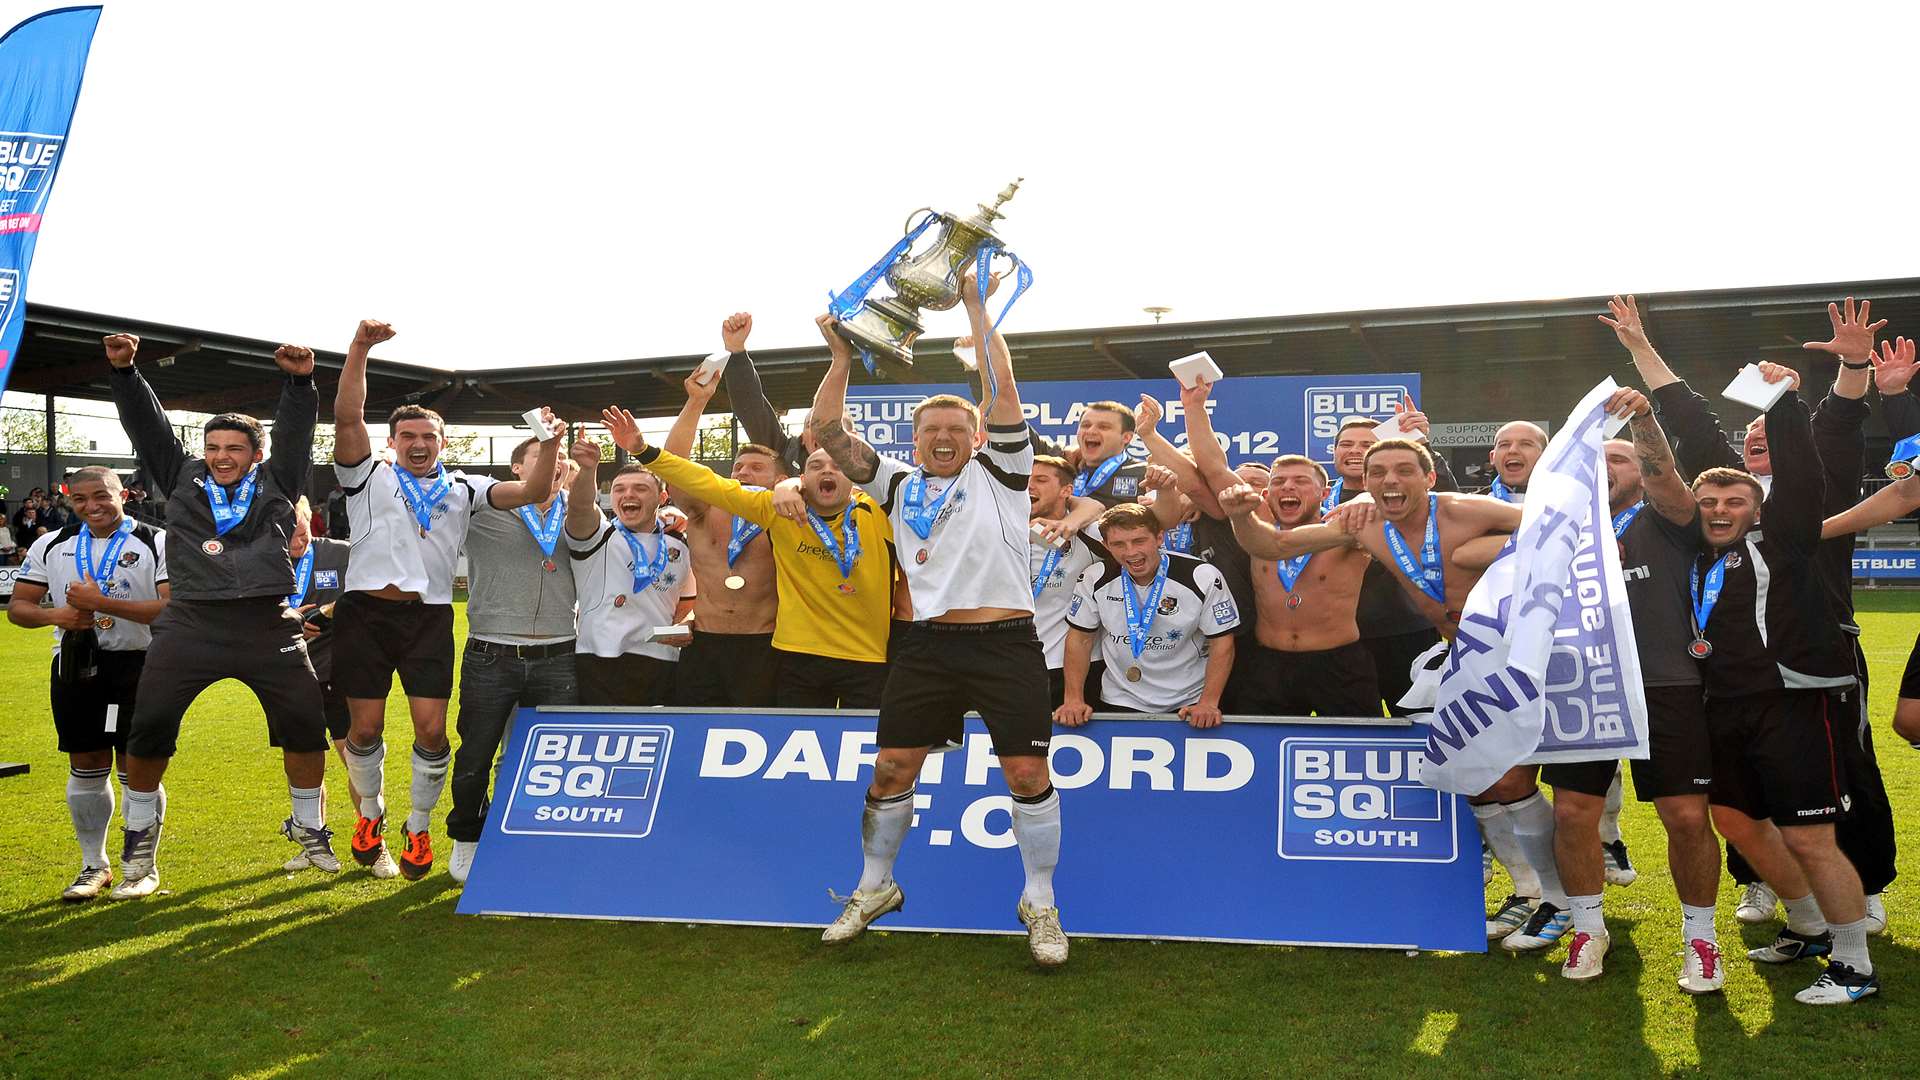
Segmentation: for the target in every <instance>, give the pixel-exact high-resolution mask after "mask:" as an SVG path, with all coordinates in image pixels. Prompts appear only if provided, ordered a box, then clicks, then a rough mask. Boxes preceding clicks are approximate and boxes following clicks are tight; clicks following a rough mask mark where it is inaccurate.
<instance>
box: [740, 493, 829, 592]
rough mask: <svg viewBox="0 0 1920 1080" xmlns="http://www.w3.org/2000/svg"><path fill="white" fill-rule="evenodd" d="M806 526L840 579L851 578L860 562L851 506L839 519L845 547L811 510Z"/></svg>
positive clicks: (825, 523) (823, 521) (823, 520)
mask: <svg viewBox="0 0 1920 1080" xmlns="http://www.w3.org/2000/svg"><path fill="white" fill-rule="evenodd" d="M735 520H736V521H737V520H739V519H737V518H736V519H735ZM807 524H809V525H812V526H813V532H814V535H815V536H818V537H819V538H820V544H821V546H823V547H825V548H826V549H827V553H828V554H830V555H832V556H833V561H834V563H835V564H836V565H838V566H839V567H840V577H841V579H842V580H845V579H846V578H848V577H851V576H852V575H853V564H854V563H856V562H859V561H860V526H859V525H857V524H855V523H854V520H853V504H852V503H848V504H847V509H846V512H845V516H844V517H843V518H842V519H841V530H842V531H843V532H845V533H846V534H847V545H846V547H844V548H842V547H841V546H840V542H839V541H838V540H835V539H834V537H833V526H831V525H828V524H827V522H826V519H825V518H823V517H821V516H820V515H819V514H816V513H814V512H813V511H812V510H811V509H809V510H808V511H807ZM727 550H728V551H729V553H731V551H732V550H733V549H732V548H731V547H729V548H728V549H727Z"/></svg>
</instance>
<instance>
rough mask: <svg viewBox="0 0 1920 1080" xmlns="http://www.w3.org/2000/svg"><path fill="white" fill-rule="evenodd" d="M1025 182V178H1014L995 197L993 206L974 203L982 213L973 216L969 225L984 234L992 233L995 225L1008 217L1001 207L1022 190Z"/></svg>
mask: <svg viewBox="0 0 1920 1080" xmlns="http://www.w3.org/2000/svg"><path fill="white" fill-rule="evenodd" d="M1025 180H1026V177H1024V176H1016V177H1014V180H1013V183H1011V184H1008V185H1007V186H1006V187H1003V188H1001V189H1000V194H999V195H997V196H995V197H994V200H993V205H992V206H988V205H987V204H986V203H974V205H975V206H977V207H979V208H980V212H979V213H977V214H975V215H973V218H972V220H970V221H969V222H968V224H970V225H974V226H976V227H978V228H979V229H980V230H982V231H983V232H992V231H993V223H994V222H995V221H997V220H999V219H1000V218H1003V217H1005V216H1006V215H1005V214H1002V213H1001V212H1000V207H1002V206H1004V205H1006V203H1007V200H1009V199H1011V198H1013V195H1014V192H1017V191H1019V190H1020V185H1021V183H1022V182H1024V181H1025Z"/></svg>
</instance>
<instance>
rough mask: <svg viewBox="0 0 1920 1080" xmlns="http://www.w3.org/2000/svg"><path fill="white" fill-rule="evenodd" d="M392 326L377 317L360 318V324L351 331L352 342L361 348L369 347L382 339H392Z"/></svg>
mask: <svg viewBox="0 0 1920 1080" xmlns="http://www.w3.org/2000/svg"><path fill="white" fill-rule="evenodd" d="M393 334H394V330H393V327H392V326H391V325H389V324H387V323H383V322H381V321H380V320H378V319H361V320H360V325H359V326H358V327H357V328H355V329H354V331H353V343H354V344H355V345H357V346H359V347H360V348H362V349H369V348H372V347H373V346H375V345H378V344H380V343H381V342H383V341H390V340H392V339H393Z"/></svg>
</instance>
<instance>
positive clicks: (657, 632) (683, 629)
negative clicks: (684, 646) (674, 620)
mask: <svg viewBox="0 0 1920 1080" xmlns="http://www.w3.org/2000/svg"><path fill="white" fill-rule="evenodd" d="M692 631H693V628H692V627H690V626H656V627H654V628H653V630H652V632H651V633H649V634H648V635H647V640H648V641H659V640H661V639H663V638H678V637H685V636H687V635H688V634H689V633H692Z"/></svg>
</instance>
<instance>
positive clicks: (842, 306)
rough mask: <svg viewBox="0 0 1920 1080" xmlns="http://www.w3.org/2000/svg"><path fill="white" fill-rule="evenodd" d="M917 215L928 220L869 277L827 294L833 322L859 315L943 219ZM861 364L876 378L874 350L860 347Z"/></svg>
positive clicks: (911, 231) (890, 251)
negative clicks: (888, 275)
mask: <svg viewBox="0 0 1920 1080" xmlns="http://www.w3.org/2000/svg"><path fill="white" fill-rule="evenodd" d="M914 212H915V213H924V214H926V215H927V216H926V217H923V218H921V219H920V224H918V225H915V226H913V227H912V228H910V229H908V230H907V234H906V235H905V236H903V237H901V238H900V242H899V243H897V244H895V245H893V247H891V248H889V249H887V253H886V254H885V255H882V256H880V261H879V262H877V263H874V264H873V265H872V266H869V267H867V272H866V273H864V274H861V275H860V276H859V277H857V278H854V279H853V284H851V285H848V286H847V287H846V288H845V289H843V290H841V291H840V292H839V293H838V294H835V293H831V292H830V293H828V294H827V313H828V314H830V315H832V316H833V321H834V322H846V321H847V320H848V319H851V318H853V317H854V315H856V314H858V313H859V311H860V305H861V304H864V303H866V302H867V294H868V293H870V292H872V291H873V287H874V286H875V285H878V284H880V279H881V278H882V277H885V276H886V273H887V270H888V269H890V268H891V267H892V266H893V264H894V263H897V262H899V261H900V257H901V256H903V255H905V254H906V253H907V252H908V250H910V249H911V248H912V247H913V242H914V241H915V240H918V239H920V234H921V233H923V232H926V231H927V229H928V228H930V227H931V226H932V225H933V223H934V222H936V221H939V220H940V215H939V214H936V213H934V212H933V211H932V210H916V211H914ZM860 362H861V363H862V364H865V365H866V367H867V374H869V375H872V374H874V372H875V368H874V364H873V350H872V349H870V348H868V347H866V346H865V345H862V346H860Z"/></svg>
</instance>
